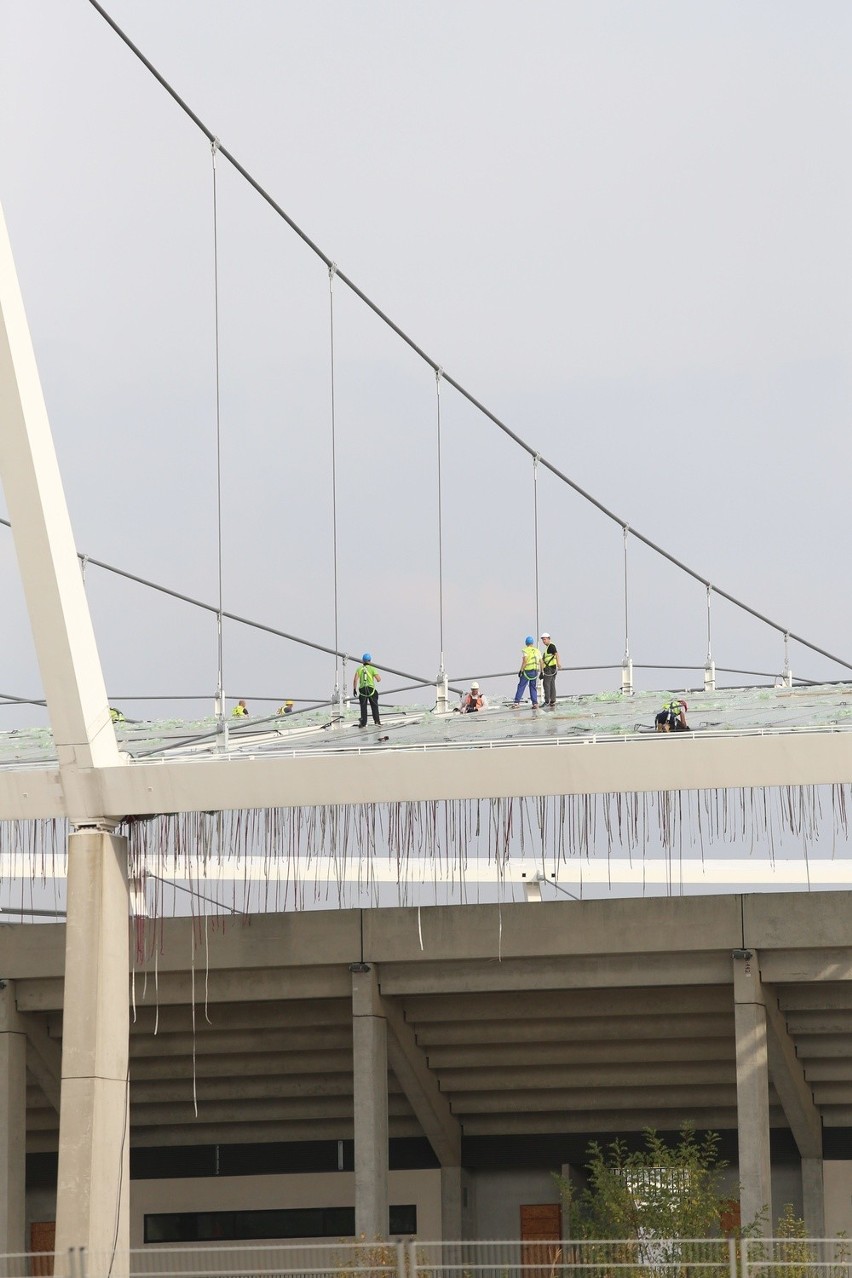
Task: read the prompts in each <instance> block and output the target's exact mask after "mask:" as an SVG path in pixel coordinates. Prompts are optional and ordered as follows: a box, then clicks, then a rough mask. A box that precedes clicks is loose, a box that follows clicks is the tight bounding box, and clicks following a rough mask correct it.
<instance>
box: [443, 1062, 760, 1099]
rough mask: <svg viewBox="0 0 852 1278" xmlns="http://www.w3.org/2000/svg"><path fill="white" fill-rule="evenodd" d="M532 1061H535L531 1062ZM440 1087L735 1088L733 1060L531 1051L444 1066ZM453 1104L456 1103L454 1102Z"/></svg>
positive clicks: (457, 1093) (455, 1090)
mask: <svg viewBox="0 0 852 1278" xmlns="http://www.w3.org/2000/svg"><path fill="white" fill-rule="evenodd" d="M531 1062H535V1063H531ZM440 1079H441V1087H442V1089H443V1090H444V1091H445V1092H450V1093H452V1095H453V1096H454V1097H458V1098H461V1097H462V1095H463V1094H464V1093H465V1092H494V1093H500V1092H507V1091H509V1092H514V1093H515V1094H516V1095H517V1094H519V1093H521V1092H524V1093H526V1092H529V1091H531V1090H537V1091H538V1090H540V1091H541V1092H542V1093H544V1094H547V1092H548V1089H550V1088H558V1089H559V1088H571V1087H581V1088H582V1087H590V1086H593V1087H594V1088H595V1089H596V1090H597V1089H600V1090H601V1091H602V1092H605V1091H606V1090H607V1089H608V1088H617V1089H618V1090H619V1091H623V1090H625V1089H630V1090H631V1091H637V1090H638V1089H640V1088H643V1087H655V1086H660V1087H673V1088H677V1087H704V1086H710V1085H712V1086H722V1085H724V1086H725V1087H731V1088H733V1087H735V1086H736V1068H735V1066H734V1062H733V1061H730V1062H728V1061H723V1062H718V1061H709V1062H707V1061H659V1062H657V1063H648V1064H645V1065H641V1064H636V1063H634V1062H632V1061H627V1062H623V1061H612V1059H611V1058H610V1059H605V1060H603V1061H601V1062H600V1063H599V1064H595V1065H543V1064H539V1063H538V1056H537V1053H536V1052H535V1049H533V1050H532V1051H531V1052H530V1053H529V1054H528V1056H527V1060H526V1062H525V1063H522V1064H520V1065H508V1066H504V1065H501V1064H499V1063H498V1062H493V1063H489V1064H485V1063H484V1062H483V1063H482V1064H480V1065H479V1066H475V1067H472V1068H464V1069H444V1070H442V1071H441V1074H440ZM454 1108H456V1105H455V1104H454Z"/></svg>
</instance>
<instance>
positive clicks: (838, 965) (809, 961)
mask: <svg viewBox="0 0 852 1278" xmlns="http://www.w3.org/2000/svg"><path fill="white" fill-rule="evenodd" d="M760 953H761V955H762V958H761V962H762V963H763V962H765V963H766V972H765V975H764V979H765V980H767V981H769V982H771V983H773V984H775V985H803V984H806V983H808V982H814V983H816V982H819V983H822V982H824V981H831V982H848V983H850V988H849V993H848V995H847V1000H848V1001H847V1002H846V1003H845V1004H842V1006H847V1007H848V1006H852V950H850V948H849V947H848V946H825V947H816V946H815V947H813V948H812V949H796V950H792V949H789V950H769V951H767V950H761V951H760Z"/></svg>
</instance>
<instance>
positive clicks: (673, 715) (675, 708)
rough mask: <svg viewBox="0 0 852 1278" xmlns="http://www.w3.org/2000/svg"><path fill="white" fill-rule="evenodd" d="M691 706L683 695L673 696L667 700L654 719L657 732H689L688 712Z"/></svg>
mask: <svg viewBox="0 0 852 1278" xmlns="http://www.w3.org/2000/svg"><path fill="white" fill-rule="evenodd" d="M688 709H689V706H688V705H687V704H686V702H685V701H684V699H683V697H679V698H673V699H672V700H671V701H668V702H666V704H665V705H664V706H663V708H662V710H661V711H660V713H659V714H658V715H657V716H656V718H655V719H654V726H655V728H656V729H657V732H689V724H688V723H687V722H686V712H687V710H688Z"/></svg>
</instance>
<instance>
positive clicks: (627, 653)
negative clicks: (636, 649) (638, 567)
mask: <svg viewBox="0 0 852 1278" xmlns="http://www.w3.org/2000/svg"><path fill="white" fill-rule="evenodd" d="M622 532H623V534H624V660H625V661H629V660H630V634H629V631H628V619H629V612H628V596H627V586H628V576H627V538H628V537H629V535H630V529H629V528H628V527H627V524H625V525H624V527H623V529H622Z"/></svg>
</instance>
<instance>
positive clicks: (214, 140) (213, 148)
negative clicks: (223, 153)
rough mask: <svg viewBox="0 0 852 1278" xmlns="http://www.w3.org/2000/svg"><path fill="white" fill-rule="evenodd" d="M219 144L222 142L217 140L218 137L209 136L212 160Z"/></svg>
mask: <svg viewBox="0 0 852 1278" xmlns="http://www.w3.org/2000/svg"><path fill="white" fill-rule="evenodd" d="M221 145H222V144H221V142H220V141H219V139H218V138H211V140H210V150H211V152H212V153H213V159H214V160H215V159H216V155H217V153H218V151H219V148H220V147H221Z"/></svg>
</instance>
